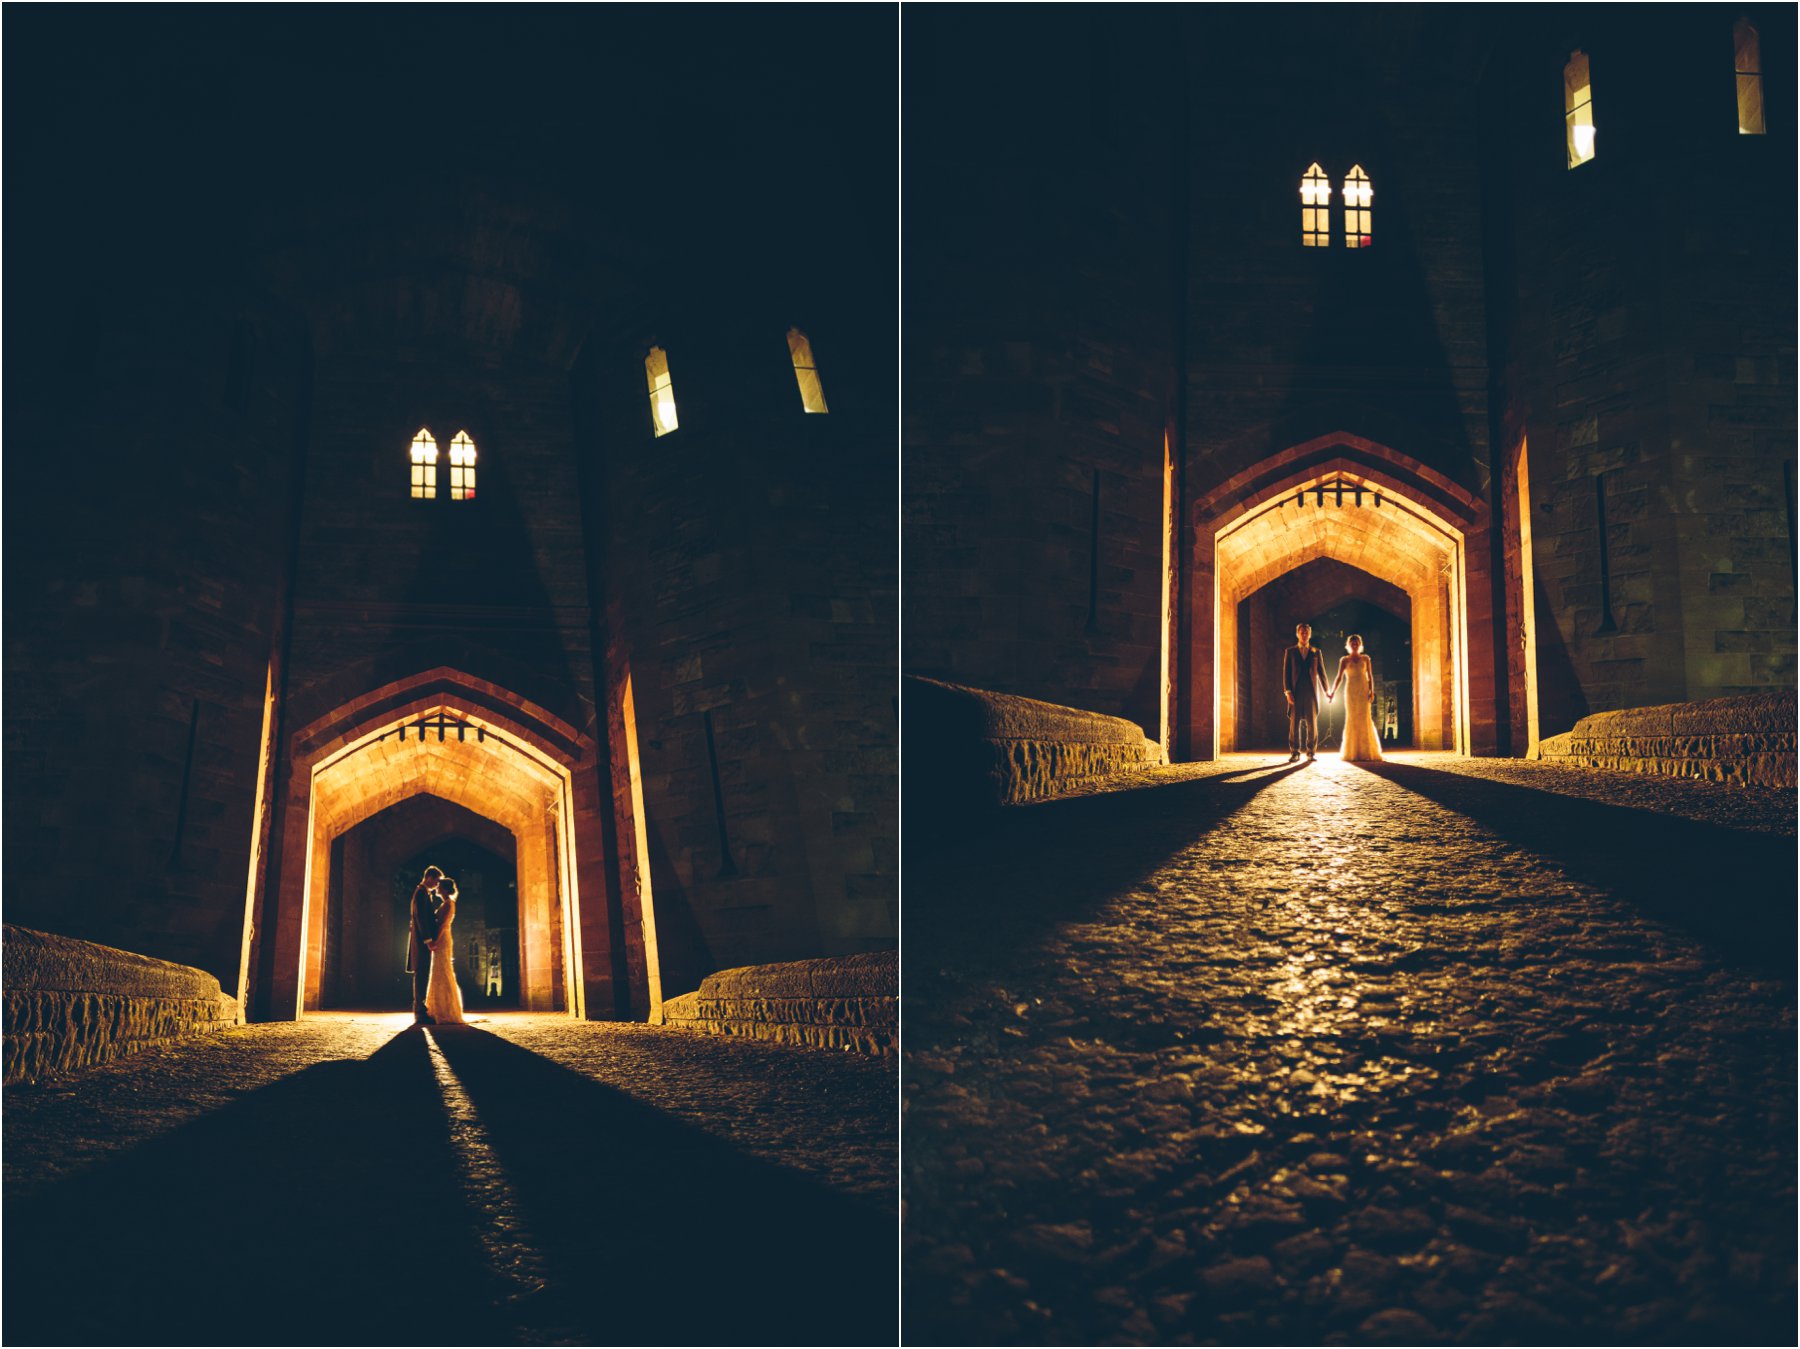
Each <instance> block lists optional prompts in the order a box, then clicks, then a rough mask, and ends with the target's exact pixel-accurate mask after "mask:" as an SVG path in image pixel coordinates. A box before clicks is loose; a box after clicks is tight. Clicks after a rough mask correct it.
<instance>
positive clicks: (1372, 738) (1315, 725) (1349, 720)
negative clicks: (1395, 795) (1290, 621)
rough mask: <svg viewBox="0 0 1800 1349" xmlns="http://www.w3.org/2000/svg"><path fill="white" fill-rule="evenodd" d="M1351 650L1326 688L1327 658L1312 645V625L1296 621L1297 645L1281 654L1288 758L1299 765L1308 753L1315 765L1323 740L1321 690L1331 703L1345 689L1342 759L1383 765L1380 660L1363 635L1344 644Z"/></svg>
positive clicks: (1310, 760) (1309, 758)
mask: <svg viewBox="0 0 1800 1349" xmlns="http://www.w3.org/2000/svg"><path fill="white" fill-rule="evenodd" d="M1344 647H1345V649H1346V650H1347V651H1348V652H1349V654H1348V655H1346V656H1345V657H1344V658H1343V659H1342V660H1340V661H1339V662H1338V671H1337V677H1336V678H1335V679H1333V680H1332V681H1331V687H1330V688H1326V687H1325V660H1324V657H1322V656H1321V655H1320V654H1319V648H1318V647H1316V646H1314V645H1313V644H1312V625H1311V624H1309V623H1300V624H1296V625H1295V627H1294V645H1292V646H1290V647H1289V648H1288V649H1287V650H1286V652H1284V653H1283V655H1282V658H1281V682H1282V686H1283V687H1284V688H1285V690H1286V692H1287V709H1288V757H1287V761H1288V762H1289V763H1293V762H1294V761H1295V760H1297V759H1298V758H1299V757H1300V756H1301V754H1302V753H1304V754H1305V755H1306V761H1307V762H1308V763H1311V762H1312V761H1313V759H1314V758H1315V757H1317V755H1316V747H1317V744H1318V739H1319V694H1320V693H1323V694H1324V695H1325V701H1326V702H1330V701H1331V700H1332V699H1333V698H1335V697H1336V696H1337V691H1338V686H1339V685H1340V684H1342V685H1343V688H1344V741H1343V746H1342V749H1341V750H1340V757H1342V758H1343V760H1344V761H1345V762H1346V763H1380V762H1381V757H1382V756H1381V739H1380V737H1379V736H1377V735H1376V734H1375V713H1374V702H1375V672H1374V662H1373V661H1371V660H1370V659H1369V657H1368V656H1367V655H1365V654H1364V653H1363V639H1362V638H1360V637H1357V636H1354V635H1353V636H1351V637H1350V638H1349V640H1347V641H1346V642H1345V643H1344Z"/></svg>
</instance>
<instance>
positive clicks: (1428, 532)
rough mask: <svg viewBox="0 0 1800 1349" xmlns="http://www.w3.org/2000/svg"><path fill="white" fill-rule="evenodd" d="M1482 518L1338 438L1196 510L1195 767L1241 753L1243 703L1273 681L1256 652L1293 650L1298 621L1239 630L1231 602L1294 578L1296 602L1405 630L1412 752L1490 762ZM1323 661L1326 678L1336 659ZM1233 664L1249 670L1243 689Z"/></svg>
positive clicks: (1372, 446)
mask: <svg viewBox="0 0 1800 1349" xmlns="http://www.w3.org/2000/svg"><path fill="white" fill-rule="evenodd" d="M1486 517H1487V511H1486V508H1485V506H1484V505H1483V504H1482V502H1481V501H1480V500H1479V499H1477V498H1476V497H1475V496H1474V495H1473V494H1471V493H1470V492H1468V491H1467V490H1466V489H1464V488H1462V487H1460V486H1458V485H1457V484H1455V483H1453V482H1451V481H1450V480H1449V479H1448V478H1445V477H1444V476H1443V475H1442V474H1440V473H1438V472H1436V471H1435V470H1433V469H1430V468H1427V467H1426V466H1425V465H1423V464H1421V463H1419V462H1418V461H1417V460H1415V459H1411V458H1409V457H1408V456H1406V455H1403V454H1400V453H1398V452H1397V451H1395V450H1391V449H1389V448H1387V447H1386V446H1384V445H1378V444H1376V443H1375V442H1373V441H1368V440H1364V439H1362V438H1361V437H1359V436H1353V435H1349V434H1347V433H1344V432H1337V433H1334V434H1332V435H1328V436H1322V437H1320V438H1318V439H1317V440H1312V441H1308V442H1306V443H1305V444H1302V445H1297V446H1294V447H1293V448H1291V449H1288V450H1284V451H1282V452H1281V453H1280V454H1277V455H1274V456H1272V457H1270V458H1269V459H1267V460H1264V461H1263V462H1262V463H1261V464H1258V465H1257V466H1255V467H1254V468H1251V469H1249V470H1247V471H1245V472H1243V473H1240V474H1238V475H1236V476H1235V477H1233V478H1232V479H1230V480H1229V481H1227V482H1226V483H1224V484H1222V485H1221V486H1220V487H1218V488H1217V489H1216V490H1214V491H1213V492H1211V493H1209V494H1207V495H1206V496H1205V497H1203V498H1202V499H1201V500H1199V501H1198V502H1197V503H1196V504H1195V509H1194V549H1195V566H1194V573H1195V585H1194V587H1193V589H1192V591H1191V592H1190V593H1191V595H1192V610H1191V614H1190V620H1191V623H1192V633H1193V641H1192V647H1191V651H1192V657H1193V659H1192V669H1193V676H1192V679H1191V681H1190V684H1189V705H1188V719H1187V720H1188V725H1187V731H1188V736H1189V745H1190V747H1191V752H1192V753H1193V754H1194V756H1195V757H1198V758H1209V757H1212V756H1214V755H1217V754H1220V753H1225V752H1229V751H1231V750H1234V749H1238V748H1249V747H1251V745H1252V744H1253V743H1254V741H1255V737H1253V736H1252V735H1251V734H1250V732H1249V729H1248V728H1249V727H1250V726H1251V725H1253V724H1255V723H1254V719H1253V717H1252V708H1251V707H1250V706H1248V705H1247V704H1248V701H1249V699H1251V698H1254V697H1256V696H1257V691H1258V690H1259V689H1260V685H1261V683H1269V682H1270V681H1271V680H1274V681H1276V682H1277V683H1278V681H1279V674H1278V671H1277V673H1275V674H1269V673H1268V669H1269V668H1270V667H1271V665H1272V661H1271V660H1270V659H1269V658H1268V657H1269V653H1268V652H1266V651H1263V649H1262V648H1263V647H1269V648H1272V650H1273V651H1274V652H1275V653H1276V654H1277V655H1278V654H1279V651H1280V649H1281V648H1282V647H1284V646H1286V645H1287V644H1288V643H1290V642H1291V641H1292V640H1293V632H1292V625H1293V621H1294V620H1295V619H1296V618H1308V617H1311V615H1309V614H1298V615H1291V616H1287V617H1285V619H1284V620H1283V621H1274V620H1270V622H1269V623H1268V624H1267V626H1268V627H1270V628H1272V629H1273V631H1263V630H1259V631H1256V632H1254V633H1251V632H1244V631H1241V630H1240V605H1243V604H1244V602H1245V601H1246V600H1249V599H1250V598H1251V597H1252V596H1254V595H1256V594H1257V593H1258V592H1261V591H1263V590H1264V589H1265V587H1268V586H1270V584H1271V583H1273V582H1277V581H1279V580H1281V579H1282V578H1285V577H1289V576H1290V574H1294V573H1300V574H1301V576H1302V577H1303V578H1304V580H1303V583H1302V584H1299V585H1298V586H1297V587H1296V589H1297V592H1298V593H1300V594H1302V595H1309V594H1311V593H1312V592H1315V591H1316V592H1318V594H1319V595H1320V596H1324V594H1325V591H1324V590H1323V589H1321V587H1326V588H1334V589H1335V590H1339V591H1342V592H1343V597H1344V598H1363V599H1366V600H1367V601H1369V602H1371V603H1374V604H1376V605H1378V606H1379V607H1381V608H1382V609H1384V610H1386V611H1388V612H1390V613H1394V614H1404V616H1405V617H1407V618H1408V619H1409V620H1410V623H1411V632H1412V640H1411V651H1410V662H1409V668H1407V669H1406V670H1405V671H1404V674H1405V675H1406V676H1407V679H1406V680H1404V681H1403V682H1406V683H1410V690H1409V693H1410V700H1411V723H1412V727H1413V737H1414V739H1413V743H1414V744H1415V746H1416V747H1418V748H1420V749H1440V750H1456V751H1458V752H1461V753H1464V754H1468V753H1483V752H1487V753H1492V752H1493V747H1494V746H1493V739H1494V722H1493V716H1492V710H1491V709H1492V686H1493V669H1492V665H1493V659H1492V655H1493V653H1492V638H1491V634H1490V633H1489V632H1488V626H1489V623H1488V615H1489V612H1490V610H1491V596H1490V594H1489V590H1490V586H1489V581H1488V571H1489V566H1488V559H1487V551H1488V534H1487V519H1486ZM1245 610H1246V612H1248V611H1249V606H1245ZM1262 626H1263V625H1259V628H1260V627H1262ZM1247 642H1255V643H1260V644H1261V645H1259V646H1257V647H1256V648H1255V654H1258V655H1260V656H1261V657H1262V658H1261V659H1257V660H1251V659H1250V658H1249V657H1250V656H1251V654H1252V653H1251V652H1250V651H1248V650H1245V649H1242V646H1243V644H1244V643H1247ZM1325 654H1326V663H1327V667H1328V669H1335V667H1336V658H1337V656H1338V654H1340V653H1339V652H1335V651H1328V652H1326V653H1325ZM1240 657H1243V659H1242V660H1240ZM1240 664H1242V665H1244V666H1246V667H1248V668H1250V669H1253V670H1255V671H1256V672H1257V673H1256V674H1255V675H1254V676H1249V677H1247V678H1246V679H1245V680H1244V682H1243V685H1242V686H1240V679H1239V669H1240ZM1390 668H1392V667H1391V666H1390ZM1258 681H1260V682H1258ZM1273 687H1274V685H1273V684H1271V688H1273ZM1265 692H1266V691H1265ZM1472 699H1474V700H1476V701H1474V702H1472ZM1483 708H1485V709H1486V711H1485V714H1479V715H1478V713H1479V712H1480V709H1483ZM1264 720H1266V717H1265V718H1264Z"/></svg>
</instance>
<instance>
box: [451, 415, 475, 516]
mask: <svg viewBox="0 0 1800 1349" xmlns="http://www.w3.org/2000/svg"><path fill="white" fill-rule="evenodd" d="M450 499H451V500H452V501H473V500H474V499H475V442H474V441H472V440H470V439H469V433H468V432H467V431H458V432H457V433H456V437H455V438H454V439H453V440H452V441H451V442H450Z"/></svg>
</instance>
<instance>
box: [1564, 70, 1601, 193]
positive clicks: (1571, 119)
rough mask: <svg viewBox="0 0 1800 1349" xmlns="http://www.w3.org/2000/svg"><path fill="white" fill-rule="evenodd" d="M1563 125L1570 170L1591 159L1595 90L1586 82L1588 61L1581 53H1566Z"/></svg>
mask: <svg viewBox="0 0 1800 1349" xmlns="http://www.w3.org/2000/svg"><path fill="white" fill-rule="evenodd" d="M1563 124H1564V126H1565V127H1566V128H1567V130H1568V137H1569V167H1570V168H1574V167H1575V166H1576V165H1577V164H1585V163H1587V162H1588V160H1590V159H1592V158H1593V157H1594V89H1593V85H1592V84H1591V83H1590V82H1589V80H1588V58H1587V53H1586V52H1583V51H1573V52H1570V53H1569V64H1568V65H1566V66H1564V67H1563Z"/></svg>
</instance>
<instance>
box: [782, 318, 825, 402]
mask: <svg viewBox="0 0 1800 1349" xmlns="http://www.w3.org/2000/svg"><path fill="white" fill-rule="evenodd" d="M788 352H789V354H790V355H792V356H793V358H794V378H795V379H797V380H799V381H800V405H801V406H802V407H804V408H805V409H806V410H807V411H808V412H829V411H831V409H830V408H828V407H826V406H825V386H824V385H823V384H821V383H819V367H818V366H816V365H814V364H813V354H812V343H811V342H808V341H807V340H806V334H805V333H803V332H801V331H800V330H799V329H798V328H789V329H788Z"/></svg>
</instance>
